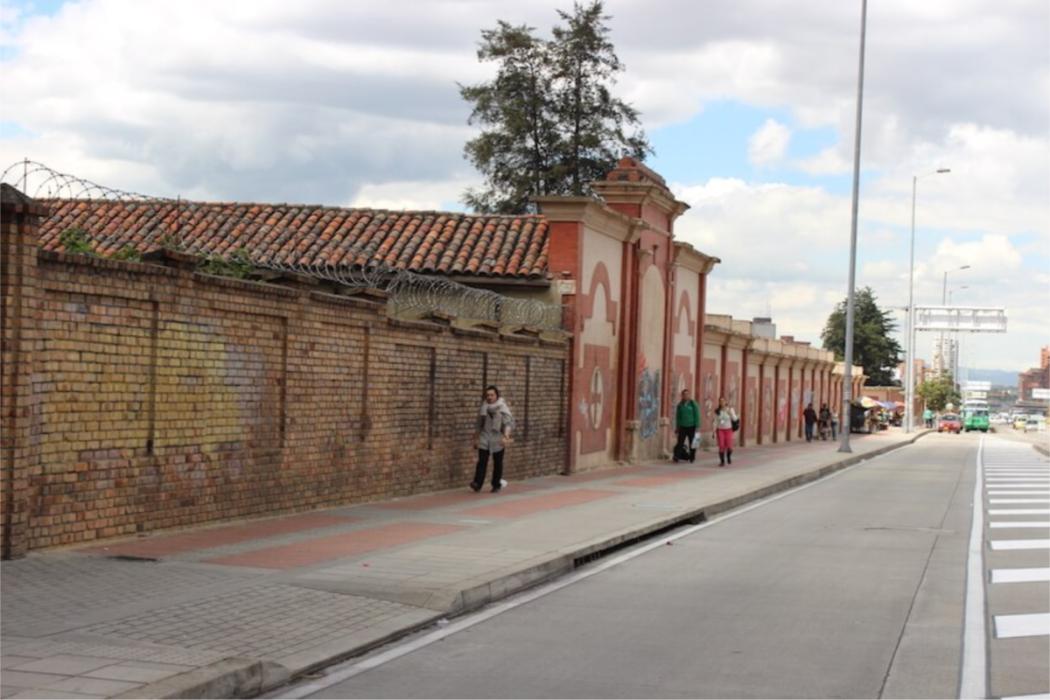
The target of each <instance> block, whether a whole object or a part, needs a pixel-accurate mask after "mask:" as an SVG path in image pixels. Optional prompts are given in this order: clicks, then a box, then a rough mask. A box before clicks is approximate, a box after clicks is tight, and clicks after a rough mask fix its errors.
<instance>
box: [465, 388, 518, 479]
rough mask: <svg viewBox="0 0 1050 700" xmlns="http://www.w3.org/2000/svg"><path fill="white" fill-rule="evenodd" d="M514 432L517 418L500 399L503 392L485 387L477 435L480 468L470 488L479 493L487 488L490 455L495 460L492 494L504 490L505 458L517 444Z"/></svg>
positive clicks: (475, 471)
mask: <svg viewBox="0 0 1050 700" xmlns="http://www.w3.org/2000/svg"><path fill="white" fill-rule="evenodd" d="M513 429H514V416H513V415H511V412H510V408H509V407H508V406H507V403H506V402H505V401H504V400H503V399H502V398H500V395H499V389H497V388H496V387H495V386H487V387H485V398H484V401H482V403H481V408H480V409H479V410H478V419H477V426H476V429H475V431H474V447H475V448H477V451H478V465H477V467H475V469H474V481H472V482H470V488H471V489H473V490H474V491H475V493H476V492H478V491H480V490H481V487H482V486H484V485H485V472H486V471H487V470H488V463H489V455H491V456H492V493H499V492H500V489H502V488H503V483H504V482H503V457H504V455H505V454H506V449H505V448H506V446H507V445H509V444H510V443H512V442H514V440H513V438H512V437H511V431H513Z"/></svg>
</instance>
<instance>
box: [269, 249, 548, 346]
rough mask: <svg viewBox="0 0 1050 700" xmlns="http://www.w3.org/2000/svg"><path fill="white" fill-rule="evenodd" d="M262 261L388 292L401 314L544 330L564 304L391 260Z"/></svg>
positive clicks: (279, 268)
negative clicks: (359, 263) (420, 270)
mask: <svg viewBox="0 0 1050 700" xmlns="http://www.w3.org/2000/svg"><path fill="white" fill-rule="evenodd" d="M257 266H258V267H260V268H263V269H267V270H271V271H276V272H285V273H294V274H297V275H304V276H307V277H311V278H314V279H320V280H324V281H327V282H333V283H335V284H339V285H342V286H346V287H350V288H354V289H375V290H378V291H380V292H382V293H385V294H386V295H388V297H389V303H390V304H391V305H392V307H393V308H391V311H392V312H394V313H395V314H398V315H406V316H425V315H426V314H428V313H431V312H437V313H442V314H447V315H449V316H454V317H457V318H463V319H471V320H477V321H488V322H491V323H496V324H500V325H512V326H526V327H533V328H538V329H545V330H554V329H560V328H561V325H562V307H561V305H559V304H551V303H549V302H543V301H539V300H537V299H520V298H516V297H508V296H505V295H502V294H499V293H497V292H493V291H491V290H488V289H479V288H477V287H470V286H468V285H465V284H461V283H459V282H455V281H453V280H449V279H444V278H441V277H434V276H430V275H420V274H417V273H415V272H410V271H408V270H401V269H397V268H393V267H389V266H386V265H371V266H368V267H359V266H358V267H342V266H340V267H337V266H334V265H328V264H325V265H316V264H304V263H298V264H296V263H278V262H272V261H270V262H264V263H258V264H257Z"/></svg>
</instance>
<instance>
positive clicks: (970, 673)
mask: <svg viewBox="0 0 1050 700" xmlns="http://www.w3.org/2000/svg"><path fill="white" fill-rule="evenodd" d="M983 457H984V436H983V435H982V436H981V441H980V442H979V443H977V457H976V458H975V462H976V467H977V474H976V478H975V479H974V480H973V521H972V523H971V525H970V544H969V548H968V553H967V557H966V608H965V610H964V616H963V649H962V652H963V653H962V668H961V669H960V670H959V697H960V698H983V697H987V695H988V693H987V685H986V683H987V670H986V664H987V663H988V660H987V656H986V654H985V637H986V635H987V631H986V630H985V626H984V546H983V545H984V499H983V498H982V497H981V488H982V484H981V477H982V470H983V469H984V460H983Z"/></svg>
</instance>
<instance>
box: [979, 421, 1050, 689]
mask: <svg viewBox="0 0 1050 700" xmlns="http://www.w3.org/2000/svg"><path fill="white" fill-rule="evenodd" d="M977 474H978V479H979V483H980V486H981V491H982V492H983V498H975V503H974V509H975V511H974V519H975V527H977V526H978V524H977V518H978V517H980V519H981V521H982V523H983V525H984V527H983V536H984V542H985V544H984V548H983V556H982V567H981V568H982V570H983V573H984V576H983V583H984V585H985V587H984V591H983V597H984V604H985V606H987V613H988V619H990V620H991V623H992V625H991V629H989V630H988V632H989V640H988V646H987V650H988V664H989V668H991V669H992V670H993V672H991V673H990V674H989V676H988V677H989V678H994V677H995V675H996V674H995V673H994V669H995V668H996V667H997V666H998V667H999V668H1000V669H1001V668H1002V664H1009V663H1011V661H1010V660H1004V659H1001V658H998V656H999V655H1000V654H1002V653H1004V652H1003V651H1002V650H1003V649H1006V648H1012V647H1002V646H999V645H1001V644H1014V642H999V641H998V640H1012V639H1023V638H1033V637H1042V638H1047V637H1050V566H1046V564H1050V557H1048V553H1050V517H1047V516H1050V461H1048V460H1047V459H1043V458H1041V457H1039V456H1037V454H1036V452H1035V451H1034V450H1033V449H1032V448H1031V446H1029V445H1026V444H1020V443H1012V442H1007V441H1006V440H1003V439H999V438H994V437H990V436H989V437H987V438H982V442H981V448H980V453H979V457H978V471H977ZM978 509H980V511H981V513H980V515H979V514H978ZM971 542H972V540H971ZM973 551H974V550H973V548H972V544H971V557H973V556H974V554H973ZM972 572H973V569H972V568H971V578H970V579H969V580H968V585H971V584H973V585H977V586H980V585H981V582H975V581H974V580H973V578H972ZM1033 586H1034V587H1036V588H1035V589H1034V590H1036V591H1038V590H1040V589H1041V590H1042V591H1043V592H1042V594H1041V595H1033V588H1032V587H1033ZM968 614H969V613H968ZM978 614H981V611H978ZM1037 656H1039V657H1041V656H1042V655H1041V654H1040V655H1037ZM1036 664H1037V666H1036V668H1037V669H1039V671H1040V674H1041V675H1048V678H1047V682H1046V685H1045V686H1044V687H1042V688H1040V687H1039V685H1036V686H1035V687H1034V688H1031V690H1030V691H1029V690H1028V688H1024V690H1026V691H1028V692H1036V693H1037V694H1035V695H1031V696H1025V697H1033V698H1035V697H1047V698H1050V674H1047V673H1045V672H1043V669H1042V667H1041V666H1040V664H1041V665H1042V666H1047V665H1050V664H1048V663H1047V661H1046V660H1044V659H1042V658H1039V659H1038V660H1037V661H1036ZM992 683H993V684H994V683H995V681H994V680H993V681H992ZM979 685H980V683H975V684H974V686H972V687H971V690H973V688H974V687H976V686H979ZM985 690H986V693H985V694H984V695H983V697H996V692H995V691H996V688H995V687H989V688H986V689H985ZM1003 690H1006V688H1000V690H999V692H1002V691H1003ZM1018 690H1020V688H1016V686H1014V693H1016V692H1017V691H1018ZM1044 690H1045V691H1046V693H1045V694H1040V693H1038V691H1044ZM978 695H980V693H978ZM960 697H962V696H960ZM967 697H968V696H967Z"/></svg>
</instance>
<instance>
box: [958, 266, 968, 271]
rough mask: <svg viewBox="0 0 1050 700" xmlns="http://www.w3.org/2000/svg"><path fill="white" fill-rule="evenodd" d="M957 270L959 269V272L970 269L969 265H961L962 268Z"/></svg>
mask: <svg viewBox="0 0 1050 700" xmlns="http://www.w3.org/2000/svg"><path fill="white" fill-rule="evenodd" d="M959 269H960V270H969V269H970V266H969V265H963V266H962V267H960V268H959Z"/></svg>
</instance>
